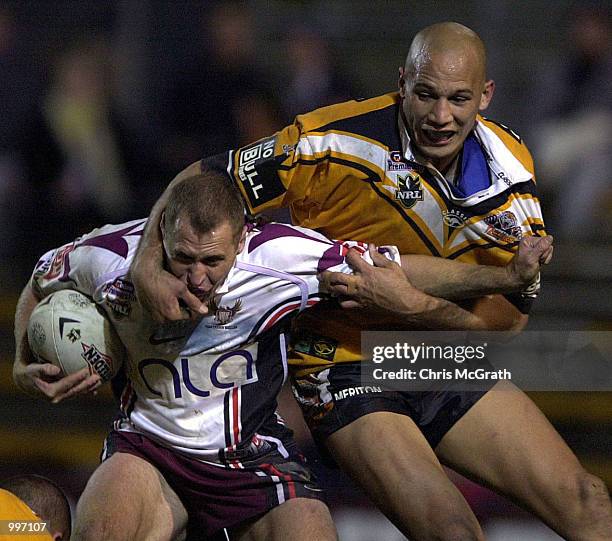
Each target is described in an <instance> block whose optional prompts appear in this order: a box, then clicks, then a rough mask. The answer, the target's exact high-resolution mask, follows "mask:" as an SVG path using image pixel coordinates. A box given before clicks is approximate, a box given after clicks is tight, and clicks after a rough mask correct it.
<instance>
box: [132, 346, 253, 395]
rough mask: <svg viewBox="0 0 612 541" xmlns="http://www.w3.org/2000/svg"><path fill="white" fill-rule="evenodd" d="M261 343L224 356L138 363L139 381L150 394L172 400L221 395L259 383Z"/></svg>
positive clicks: (200, 354)
mask: <svg viewBox="0 0 612 541" xmlns="http://www.w3.org/2000/svg"><path fill="white" fill-rule="evenodd" d="M256 363H257V344H249V345H247V346H244V347H242V348H240V349H235V350H231V351H227V352H224V353H199V354H197V355H191V356H180V357H178V358H176V359H174V360H172V361H171V360H168V359H164V358H155V357H149V358H144V359H141V360H139V361H138V362H137V363H136V366H135V368H136V372H137V374H138V377H137V381H138V382H139V383H140V384H141V385H142V386H144V388H145V389H146V392H147V393H148V394H150V395H153V396H156V397H159V398H162V399H164V400H168V401H174V400H177V399H184V400H186V401H192V400H194V399H199V398H207V397H214V396H220V395H222V394H225V392H226V391H227V390H228V389H233V388H235V387H240V386H242V385H247V384H249V383H254V382H256V381H258V375H257V364H256Z"/></svg>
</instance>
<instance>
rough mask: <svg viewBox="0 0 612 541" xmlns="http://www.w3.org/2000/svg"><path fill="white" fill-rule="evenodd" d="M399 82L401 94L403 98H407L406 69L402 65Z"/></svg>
mask: <svg viewBox="0 0 612 541" xmlns="http://www.w3.org/2000/svg"><path fill="white" fill-rule="evenodd" d="M397 84H398V86H399V93H400V96H401V97H402V98H405V97H406V78H405V71H404V68H403V67H402V66H400V67H399V81H398V83H397Z"/></svg>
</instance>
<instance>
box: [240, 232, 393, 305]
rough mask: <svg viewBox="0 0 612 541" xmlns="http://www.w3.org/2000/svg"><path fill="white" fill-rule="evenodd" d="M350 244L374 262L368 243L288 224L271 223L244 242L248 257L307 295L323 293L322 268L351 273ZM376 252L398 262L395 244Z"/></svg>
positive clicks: (312, 295)
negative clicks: (283, 276)
mask: <svg viewBox="0 0 612 541" xmlns="http://www.w3.org/2000/svg"><path fill="white" fill-rule="evenodd" d="M351 248H354V249H356V250H357V251H358V252H359V253H360V254H361V257H362V258H363V260H364V261H366V262H367V263H369V264H370V265H372V264H373V262H372V258H371V257H370V254H369V253H368V245H367V244H365V243H363V242H357V241H334V240H330V239H328V238H327V237H325V236H324V235H322V234H320V233H318V232H316V231H312V230H310V229H305V228H302V227H297V226H291V225H288V224H277V223H270V224H266V225H265V226H263V227H262V228H261V230H260V231H259V232H257V233H256V234H255V235H253V236H252V237H251V238H250V239H249V242H248V244H247V246H246V248H245V249H246V250H247V251H248V253H249V258H250V260H251V261H252V262H253V263H254V264H257V265H261V266H262V267H263V266H265V267H273V268H275V269H277V270H278V271H280V272H282V273H286V274H287V275H288V276H290V277H291V278H290V279H291V280H294V281H297V282H299V283H301V284H302V289H303V293H302V295H303V296H304V295H305V294H306V290H307V292H308V293H307V296H308V299H313V298H315V297H316V298H317V299H318V300H320V298H322V297H325V296H326V292H325V291H320V287H319V281H318V279H317V275H318V274H320V273H321V272H324V271H333V272H343V273H346V274H350V273H352V272H353V271H352V269H351V267H350V266H349V264H348V263H347V261H346V256H347V254H348V252H349V250H350V249H351ZM378 250H379V252H380V253H382V254H384V255H385V256H386V257H387V258H388V259H390V260H391V261H395V262H396V263H398V264H401V260H400V254H399V250H398V249H397V248H396V247H395V246H381V247H379V248H378Z"/></svg>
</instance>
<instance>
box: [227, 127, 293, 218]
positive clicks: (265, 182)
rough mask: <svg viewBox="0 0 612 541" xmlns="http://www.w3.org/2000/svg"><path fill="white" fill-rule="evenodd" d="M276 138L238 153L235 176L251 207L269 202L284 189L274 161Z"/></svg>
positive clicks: (265, 140)
mask: <svg viewBox="0 0 612 541" xmlns="http://www.w3.org/2000/svg"><path fill="white" fill-rule="evenodd" d="M275 144H276V137H274V136H272V137H268V138H266V139H262V140H261V141H258V142H257V143H255V144H254V145H251V146H248V147H245V148H243V149H240V150H239V151H238V171H237V176H238V178H239V179H240V181H241V182H242V185H243V186H244V189H245V192H246V194H247V198H248V200H249V203H250V204H251V206H252V207H257V206H259V205H262V204H264V203H267V202H268V201H271V200H273V199H275V198H276V197H278V196H279V195H281V194H282V193H284V191H285V188H284V186H283V183H282V182H281V181H280V178H279V177H278V174H277V172H276V168H277V164H276V160H275V159H274V146H275Z"/></svg>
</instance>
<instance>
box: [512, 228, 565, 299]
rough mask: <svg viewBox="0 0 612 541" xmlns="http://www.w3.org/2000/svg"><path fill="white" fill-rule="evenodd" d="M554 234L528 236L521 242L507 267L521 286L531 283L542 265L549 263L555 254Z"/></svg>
mask: <svg viewBox="0 0 612 541" xmlns="http://www.w3.org/2000/svg"><path fill="white" fill-rule="evenodd" d="M553 241H554V238H553V236H552V235H547V236H546V237H536V236H528V237H523V238H522V239H521V241H520V242H519V245H518V249H517V251H516V254H515V255H514V257H513V258H512V260H511V261H510V263H508V266H507V269H508V272H509V273H510V274H511V276H512V278H513V279H514V280H516V283H517V285H518V286H519V287H525V286H528V285H529V284H531V283H532V282H533V281H534V280H535V279H536V277H537V275H538V273H539V272H540V268H541V266H542V265H548V263H550V261H551V259H552V256H553Z"/></svg>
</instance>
